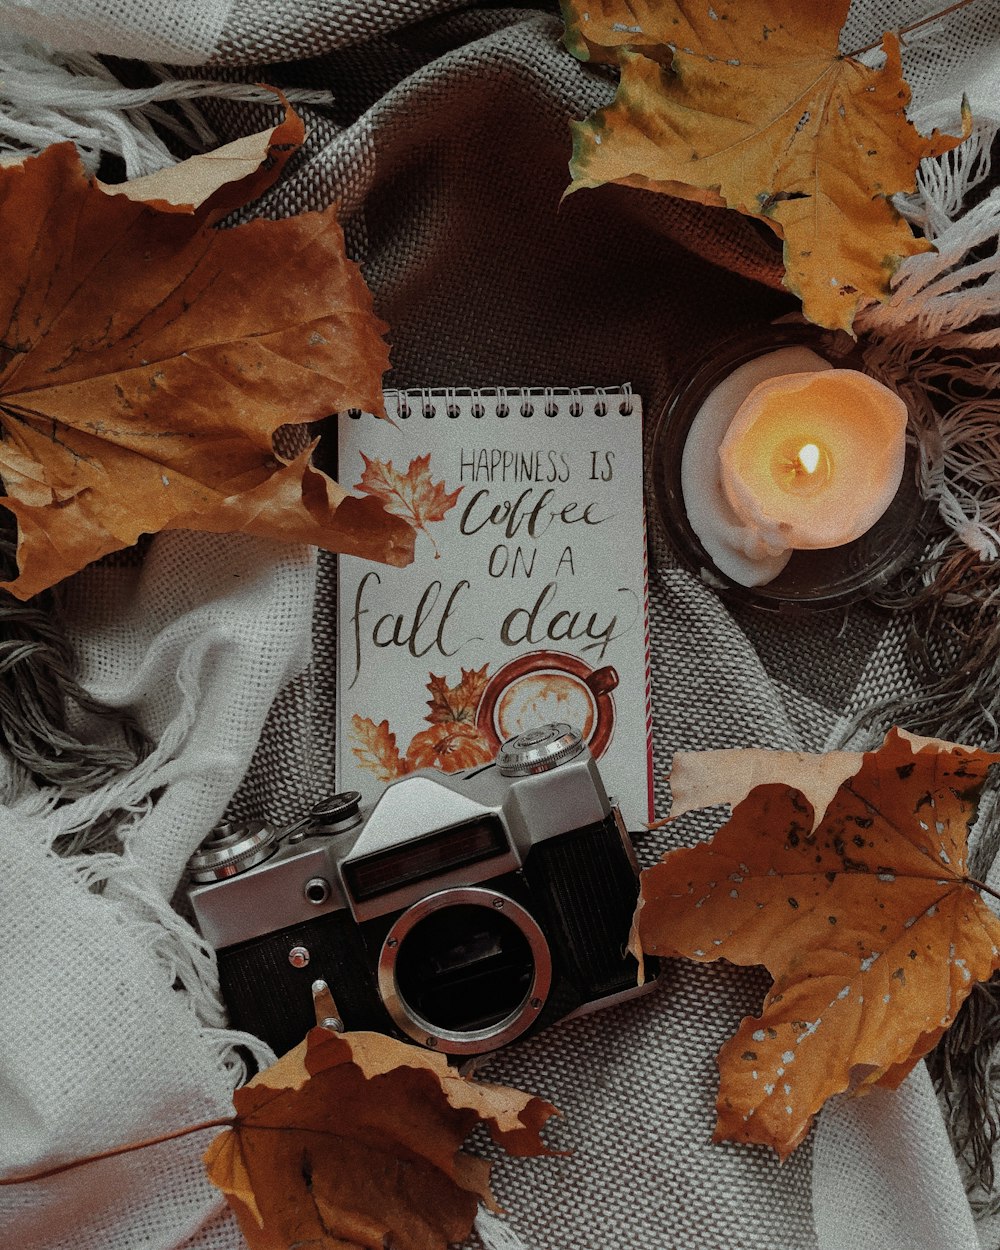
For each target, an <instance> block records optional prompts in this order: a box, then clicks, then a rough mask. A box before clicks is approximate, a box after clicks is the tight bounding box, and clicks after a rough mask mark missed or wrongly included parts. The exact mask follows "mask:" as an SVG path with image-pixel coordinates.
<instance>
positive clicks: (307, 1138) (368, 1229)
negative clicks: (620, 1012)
mask: <svg viewBox="0 0 1000 1250" xmlns="http://www.w3.org/2000/svg"><path fill="white" fill-rule="evenodd" d="M233 1102H234V1103H235V1106H236V1112H237V1115H236V1119H235V1122H234V1124H233V1127H232V1128H229V1129H226V1130H225V1131H224V1132H222V1133H221V1134H219V1136H218V1137H217V1138H215V1140H214V1141H213V1142H212V1144H211V1146H210V1147H209V1149H208V1152H207V1154H206V1156H205V1163H206V1167H207V1169H208V1175H209V1177H210V1178H211V1180H212V1181H213V1182H214V1184H216V1185H217V1186H218V1187H219V1188H220V1189H222V1191H223V1192H224V1193H225V1195H226V1198H227V1200H228V1201H229V1204H230V1206H231V1207H232V1208H233V1210H234V1212H235V1213H236V1216H237V1218H238V1220H239V1223H240V1228H241V1229H242V1231H243V1235H244V1237H246V1239H247V1242H248V1244H249V1245H250V1247H251V1250H275V1247H278V1246H292V1245H296V1246H299V1245H301V1246H304V1245H310V1246H317V1247H319V1246H325V1247H328V1248H329V1250H364V1248H366V1247H367V1248H369V1250H377V1248H379V1247H382V1246H386V1245H389V1244H391V1245H393V1246H396V1247H398V1250H446V1247H447V1246H448V1245H450V1244H454V1243H458V1242H461V1241H464V1240H465V1238H466V1237H468V1235H469V1233H470V1232H471V1231H472V1224H473V1221H474V1219H475V1216H476V1211H477V1208H478V1205H479V1203H480V1201H484V1202H486V1203H488V1204H490V1205H492V1202H493V1200H492V1196H491V1194H490V1190H489V1175H490V1164H489V1163H488V1162H487V1161H486V1160H485V1159H475V1158H472V1157H471V1156H470V1155H467V1154H464V1153H463V1152H462V1151H461V1149H460V1148H461V1146H462V1143H463V1142H464V1141H465V1139H466V1137H467V1136H468V1134H469V1132H470V1131H471V1130H472V1128H473V1127H474V1126H475V1125H477V1124H485V1125H487V1126H488V1127H489V1129H490V1132H491V1134H492V1136H493V1138H494V1140H495V1141H497V1142H498V1143H499V1144H500V1145H501V1146H502V1147H504V1148H505V1149H506V1150H507V1151H508V1152H509V1153H511V1154H515V1155H539V1154H546V1153H549V1152H548V1151H547V1150H546V1147H545V1146H544V1145H543V1144H542V1142H541V1140H540V1139H539V1136H538V1132H539V1129H540V1128H541V1127H542V1125H543V1124H544V1123H545V1122H546V1120H548V1118H549V1117H550V1116H552V1115H554V1114H555V1108H554V1107H553V1106H552V1105H551V1104H550V1103H547V1102H544V1101H543V1100H542V1099H540V1098H533V1097H532V1096H530V1095H528V1094H523V1093H521V1092H520V1091H518V1090H515V1089H509V1088H506V1087H504V1086H499V1085H487V1084H484V1083H479V1082H476V1081H471V1080H468V1079H466V1078H465V1077H462V1076H459V1074H458V1073H457V1072H456V1071H455V1069H454V1068H452V1067H450V1066H449V1064H448V1061H447V1059H446V1058H445V1056H443V1055H436V1054H433V1053H431V1052H430V1051H426V1050H421V1049H419V1048H417V1047H415V1046H409V1045H405V1044H404V1043H402V1042H397V1041H395V1040H394V1039H392V1038H389V1037H383V1036H382V1035H380V1034H377V1033H346V1034H343V1035H340V1036H338V1035H337V1034H335V1033H332V1032H329V1031H328V1030H326V1029H313V1030H312V1031H311V1032H310V1033H309V1034H308V1035H307V1037H306V1040H305V1041H304V1042H302V1043H301V1044H300V1045H299V1046H297V1047H296V1048H295V1049H294V1050H292V1051H289V1053H288V1054H287V1055H285V1056H284V1058H282V1059H279V1060H278V1062H277V1063H276V1064H274V1066H273V1067H271V1068H268V1069H267V1070H266V1071H264V1072H262V1073H260V1074H259V1075H258V1076H255V1077H254V1078H253V1080H252V1081H250V1082H249V1083H248V1084H247V1085H245V1086H244V1087H243V1088H242V1089H238V1090H237V1091H236V1093H235V1094H234V1095H233Z"/></svg>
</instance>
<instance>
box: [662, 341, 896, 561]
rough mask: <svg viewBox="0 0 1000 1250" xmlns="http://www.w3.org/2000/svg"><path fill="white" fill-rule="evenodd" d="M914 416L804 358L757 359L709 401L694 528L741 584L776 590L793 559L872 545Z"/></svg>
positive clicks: (694, 440) (879, 388)
mask: <svg viewBox="0 0 1000 1250" xmlns="http://www.w3.org/2000/svg"><path fill="white" fill-rule="evenodd" d="M905 431H906V406H905V404H904V403H903V401H902V400H901V399H900V398H899V397H898V396H897V395H896V394H894V392H892V391H890V390H889V389H888V387H885V386H883V385H882V384H881V383H880V382H877V381H875V379H874V378H870V377H868V376H867V375H866V374H863V373H859V372H857V371H856V370H853V369H834V368H833V367H832V366H831V365H830V364H829V362H828V361H825V360H823V358H822V357H820V356H818V355H816V353H815V352H812V351H809V350H808V349H806V348H785V349H783V350H781V351H778V352H773V353H771V354H770V355H768V356H763V357H758V358H757V359H755V360H752V361H750V362H749V363H748V364H746V365H742V366H740V368H738V369H736V370H734V371H733V373H732V374H731V375H730V376H729V377H728V378H727V379H726V380H725V381H724V382H723V383H721V384H720V385H719V386H717V387H716V388H715V390H714V391H713V392H712V393H711V394H710V395H709V397H708V399H707V400H706V401H705V403H704V405H703V406H702V409H701V410H700V411H699V413H698V414H697V416H696V417H695V420H694V422H693V424H692V427H691V431H690V434H689V436H688V440H687V442H686V444H685V448H684V458H683V462H682V485H683V490H684V501H685V507H686V509H687V512H688V519H689V521H690V522H691V525H692V528H693V529H694V531H695V533H696V534H697V535H698V537H699V538H700V539H701V542H702V545H703V546H704V547H705V549H706V551H708V553H709V555H710V556H711V557H712V559H713V561H714V562H715V563H716V565H717V567H718V568H719V569H720V570H721V571H722V572H723V573H725V574H726V575H727V576H729V577H730V578H731V579H732V580H734V581H736V582H738V583H740V584H742V585H745V586H755V585H761V584H763V583H765V582H767V581H770V580H772V579H773V578H774V577H776V576H777V575H778V573H780V572H781V570H782V568H784V566H785V564H786V563H787V562H788V559H789V557H790V556H791V553H792V551H795V550H804V549H816V548H829V547H838V546H841V545H842V544H844V543H849V542H852V541H853V540H854V539H856V538H859V537H860V536H861V535H862V534H864V533H866V532H867V530H869V529H870V528H871V527H872V526H873V525H874V524H875V522H876V521H877V520H878V519H879V517H880V516H881V515H882V514H883V513H884V512H885V510H886V508H888V506H889V504H890V503H891V502H892V500H893V498H894V496H895V494H896V491H897V490H898V488H899V484H900V481H901V479H902V474H903V462H904V457H905V452H906V443H905Z"/></svg>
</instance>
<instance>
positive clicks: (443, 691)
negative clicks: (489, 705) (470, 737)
mask: <svg viewBox="0 0 1000 1250" xmlns="http://www.w3.org/2000/svg"><path fill="white" fill-rule="evenodd" d="M488 668H489V665H488V664H484V665H483V667H482V668H463V669H462V678H461V680H460V681H459V683H458V685H457V686H449V685H448V679H447V678H446V677H437V676H436V675H435V674H434V673H431V675H430V676H431V679H430V681H429V682H428V683H427V689H428V690H429V691H430V692H431V697H430V698H429V699H428V700H427V706H428V707H429V708H430V712H429V713H428V715H427V716H425V717H424V719H425V720H427V721H430V723H431V724H432V725H440V724H444V723H446V722H451V721H469V722H471V721H474V720H475V719H476V709H477V708H478V706H479V700H480V699H481V698H482V695H483V691H484V690H485V689H486V686H487V683H488V681H489V678H488V677H487V676H486V670H487V669H488Z"/></svg>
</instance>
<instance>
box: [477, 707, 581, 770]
mask: <svg viewBox="0 0 1000 1250" xmlns="http://www.w3.org/2000/svg"><path fill="white" fill-rule="evenodd" d="M584 750H586V743H585V742H584V740H583V736H582V734H581V733H580V732H579V731H578V730H576V729H574V728H573V726H572V725H569V724H567V723H566V722H565V721H553V722H552V723H551V724H548V725H539V727H538V728H537V729H529V730H528V731H527V732H526V733H522V734H518V735H517V737H516V738H508V740H507V741H506V742H505V743H504V744H503V746H502V747H501V748H500V751H499V753H498V755H497V768H498V769H499V771H500V774H501V775H502V776H504V777H530V776H532V775H534V774H535V773H547V772H549V771H550V770H551V769H553V768H558V767H559V765H560V764H565V763H566V762H567V760H571V759H575V758H576V756H578V755H579V754H581V752H583V751H584Z"/></svg>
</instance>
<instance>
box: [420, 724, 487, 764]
mask: <svg viewBox="0 0 1000 1250" xmlns="http://www.w3.org/2000/svg"><path fill="white" fill-rule="evenodd" d="M492 759H493V748H492V746H491V745H490V743H489V741H488V739H487V738H486V737H484V735H483V734H481V733H480V732H479V730H478V729H477V728H476V726H475V725H470V724H468V723H466V722H464V721H445V722H443V723H442V724H439V725H431V726H430V728H428V729H421V730H420V732H419V733H417V734H414V736H413V740H412V741H411V742H410V746H409V749H408V750H407V752H406V766H407V770H411V769H414V768H440V769H441V771H442V772H446V773H454V772H458V770H459V769H460V768H473V767H474V766H475V765H476V764H488V763H489V762H490V760H492Z"/></svg>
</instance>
